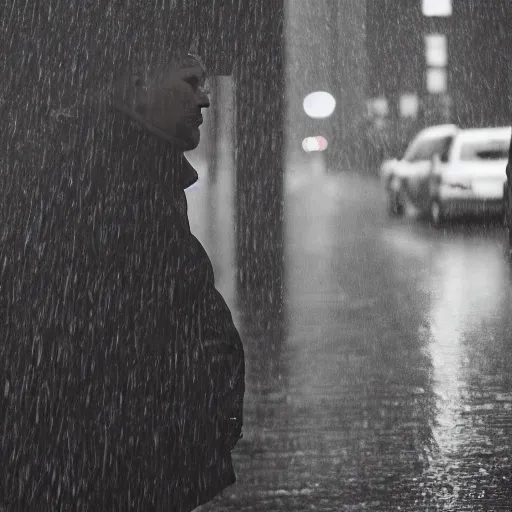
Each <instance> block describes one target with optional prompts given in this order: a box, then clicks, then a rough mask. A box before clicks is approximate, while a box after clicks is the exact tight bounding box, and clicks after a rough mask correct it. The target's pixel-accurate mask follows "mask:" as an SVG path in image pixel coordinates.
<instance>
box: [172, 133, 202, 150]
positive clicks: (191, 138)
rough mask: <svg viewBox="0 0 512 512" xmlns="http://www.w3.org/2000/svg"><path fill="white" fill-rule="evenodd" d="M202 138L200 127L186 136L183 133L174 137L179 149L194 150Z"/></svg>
mask: <svg viewBox="0 0 512 512" xmlns="http://www.w3.org/2000/svg"><path fill="white" fill-rule="evenodd" d="M200 139H201V134H200V132H199V129H197V130H193V131H192V132H191V133H189V134H187V135H186V136H185V135H183V136H181V137H176V138H175V139H174V145H175V147H176V148H177V149H179V150H181V151H193V150H194V149H196V148H197V146H199V141H200Z"/></svg>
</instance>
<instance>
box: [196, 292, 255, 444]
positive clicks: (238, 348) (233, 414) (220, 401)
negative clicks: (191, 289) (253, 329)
mask: <svg viewBox="0 0 512 512" xmlns="http://www.w3.org/2000/svg"><path fill="white" fill-rule="evenodd" d="M208 302H209V304H208V307H207V308H206V311H205V313H206V314H205V315H203V319H202V322H203V333H202V347H203V352H204V357H205V361H206V365H207V368H208V374H209V378H210V382H211V386H212V392H213V395H214V397H215V400H214V402H215V404H216V409H217V411H216V412H217V416H218V421H219V426H220V429H221V431H222V434H223V435H224V437H225V439H226V442H227V443H228V445H229V448H230V449H232V448H234V446H235V444H236V443H237V441H238V440H239V439H240V437H241V433H242V426H243V402H244V393H245V356H244V350H243V345H242V342H241V339H240V335H239V333H238V331H237V329H236V327H235V325H234V323H233V320H232V317H231V313H230V312H229V309H228V307H227V305H226V303H225V301H224V299H223V298H222V296H221V295H220V293H219V292H218V291H217V290H216V289H213V290H211V291H210V293H209V301H208Z"/></svg>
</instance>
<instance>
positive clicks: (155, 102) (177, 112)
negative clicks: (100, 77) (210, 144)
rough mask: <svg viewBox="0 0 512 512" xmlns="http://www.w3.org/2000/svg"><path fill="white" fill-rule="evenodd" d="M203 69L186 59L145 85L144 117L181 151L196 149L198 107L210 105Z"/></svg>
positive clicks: (195, 62)
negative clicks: (150, 83) (151, 83)
mask: <svg viewBox="0 0 512 512" xmlns="http://www.w3.org/2000/svg"><path fill="white" fill-rule="evenodd" d="M205 81H206V76H205V71H204V69H203V68H202V67H201V65H200V64H199V62H197V61H196V60H195V59H192V58H187V60H186V61H184V63H183V65H182V66H181V67H179V69H174V70H171V71H168V72H166V73H163V74H161V75H160V76H159V78H158V79H157V80H156V81H155V82H153V85H150V86H149V87H148V91H147V103H146V108H145V115H144V117H145V118H146V120H147V121H148V122H149V123H150V124H152V125H153V126H155V127H156V128H158V129H159V130H161V131H163V132H164V133H165V135H166V136H168V137H169V138H170V139H171V140H172V141H173V143H174V144H175V145H176V147H178V148H179V149H180V150H182V151H190V150H192V149H195V148H197V146H198V144H199V139H200V132H199V126H200V125H201V123H202V122H203V116H202V114H201V109H203V108H207V107H209V106H210V100H209V98H208V91H207V90H206V88H205Z"/></svg>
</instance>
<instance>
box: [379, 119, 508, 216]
mask: <svg viewBox="0 0 512 512" xmlns="http://www.w3.org/2000/svg"><path fill="white" fill-rule="evenodd" d="M511 133H512V128H510V127H505V128H472V129H459V128H457V127H456V126H455V125H440V126H434V127H430V128H427V129H425V130H423V131H421V132H420V133H419V134H418V135H417V136H416V137H415V139H414V140H413V141H412V143H411V144H410V145H409V147H408V149H407V150H406V152H405V154H404V157H403V158H402V159H401V160H399V161H395V162H394V163H390V162H387V163H386V165H385V166H384V165H383V167H382V169H381V175H382V179H383V181H384V183H385V188H386V192H387V196H388V209H389V212H390V213H391V214H392V215H401V214H402V213H403V212H404V207H405V205H406V204H408V203H409V204H412V205H413V206H414V207H416V208H417V209H419V211H420V212H421V213H422V214H426V215H428V216H429V217H430V220H431V222H432V224H434V225H439V224H441V223H442V222H443V220H444V219H446V218H448V217H452V216H457V215H465V214H471V215H484V214H500V213H502V212H503V188H504V184H505V182H506V173H505V167H506V163H507V157H508V150H509V145H510V138H511Z"/></svg>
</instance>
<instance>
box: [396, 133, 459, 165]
mask: <svg viewBox="0 0 512 512" xmlns="http://www.w3.org/2000/svg"><path fill="white" fill-rule="evenodd" d="M449 140H451V137H449V136H442V137H439V136H437V137H435V136H430V137H425V136H422V137H418V138H417V139H415V140H414V141H413V142H412V144H411V145H410V146H409V148H408V149H407V151H406V152H405V155H404V160H405V161H407V162H417V161H422V160H430V159H431V158H432V157H433V156H434V155H435V154H436V153H442V152H443V151H444V150H445V149H446V145H447V143H448V141H449Z"/></svg>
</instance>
